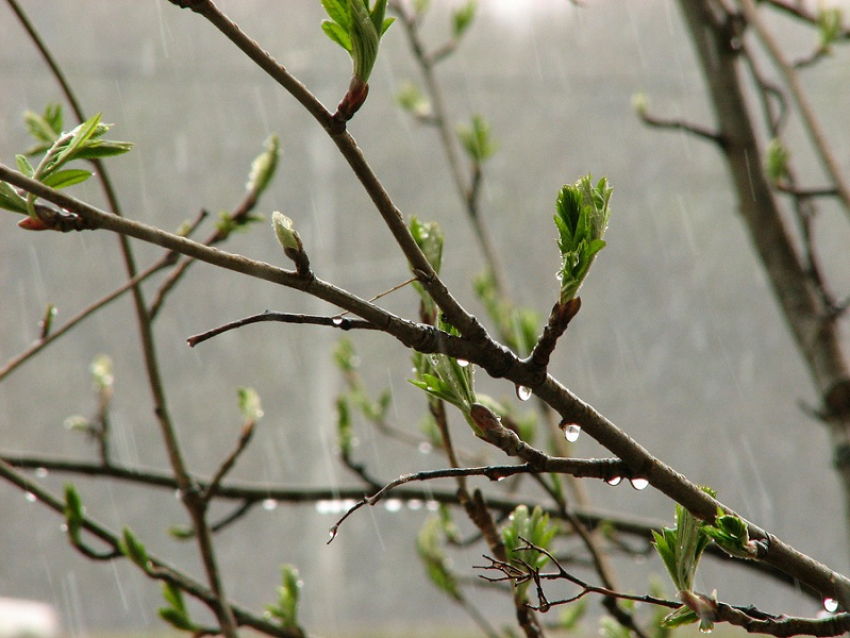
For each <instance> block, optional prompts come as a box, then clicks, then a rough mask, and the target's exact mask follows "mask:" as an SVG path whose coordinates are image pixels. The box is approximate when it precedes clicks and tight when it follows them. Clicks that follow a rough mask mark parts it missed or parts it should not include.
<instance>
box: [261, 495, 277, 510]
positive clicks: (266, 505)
mask: <svg viewBox="0 0 850 638" xmlns="http://www.w3.org/2000/svg"><path fill="white" fill-rule="evenodd" d="M263 509H264V510H266V511H267V512H271V511H272V510H273V509H277V501H276V500H274V499H273V498H267V499H266V500H264V501H263Z"/></svg>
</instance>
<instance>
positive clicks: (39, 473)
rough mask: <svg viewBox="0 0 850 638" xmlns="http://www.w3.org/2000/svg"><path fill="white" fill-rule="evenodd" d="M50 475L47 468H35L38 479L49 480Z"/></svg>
mask: <svg viewBox="0 0 850 638" xmlns="http://www.w3.org/2000/svg"><path fill="white" fill-rule="evenodd" d="M48 474H50V472H48V471H47V468H46V467H37V468H35V475H36V476H37V477H38V478H42V479H43V478H47V475H48Z"/></svg>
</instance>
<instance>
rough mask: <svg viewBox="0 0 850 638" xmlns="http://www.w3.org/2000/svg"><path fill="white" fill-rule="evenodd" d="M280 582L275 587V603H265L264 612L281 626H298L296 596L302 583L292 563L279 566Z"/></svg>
mask: <svg viewBox="0 0 850 638" xmlns="http://www.w3.org/2000/svg"><path fill="white" fill-rule="evenodd" d="M281 575H282V577H281V581H282V584H281V586H280V587H278V589H277V595H278V600H277V604H276V605H266V612H267V613H268V614H269V615H270V616H272V617H274V618H277V620H278V621H279V622H280V625H281V627H283V628H285V629H292V628H296V627H298V598H299V596H300V592H301V587H302V585H303V583H302V581H301V577H300V576H299V575H298V569H297V568H296V567H294V566H293V565H283V566H282V567H281Z"/></svg>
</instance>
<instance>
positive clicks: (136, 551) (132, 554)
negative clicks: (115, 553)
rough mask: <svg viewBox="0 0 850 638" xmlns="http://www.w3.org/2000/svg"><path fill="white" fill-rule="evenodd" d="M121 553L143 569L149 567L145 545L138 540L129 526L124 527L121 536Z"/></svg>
mask: <svg viewBox="0 0 850 638" xmlns="http://www.w3.org/2000/svg"><path fill="white" fill-rule="evenodd" d="M121 553H122V554H124V556H126V557H127V558H129V559H130V560H131V561H133V562H134V563H135V564H136V565H138V566H139V567H141V568H142V569H143V570H145V571H147V570H148V569H149V568H150V559H149V558H148V552H147V550H146V549H145V546H144V545H142V543H141V542H139V540H138V539H137V538H136V535H135V534H133V532H132V531H131V530H130V528H129V527H125V528H124V531H123V534H122V537H121Z"/></svg>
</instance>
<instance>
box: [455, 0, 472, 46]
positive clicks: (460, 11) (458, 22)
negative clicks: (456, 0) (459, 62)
mask: <svg viewBox="0 0 850 638" xmlns="http://www.w3.org/2000/svg"><path fill="white" fill-rule="evenodd" d="M477 8H478V3H477V2H475V0H468V2H467V3H466V4H464V5H462V6H460V7H458V8H457V9H455V10H454V11H452V37H453V38H454V39H455V40H460V38H462V37H463V35H464V34H465V33H466V32H467V30H469V27H470V26H472V20H473V19H474V18H475V10H476V9H477Z"/></svg>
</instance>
